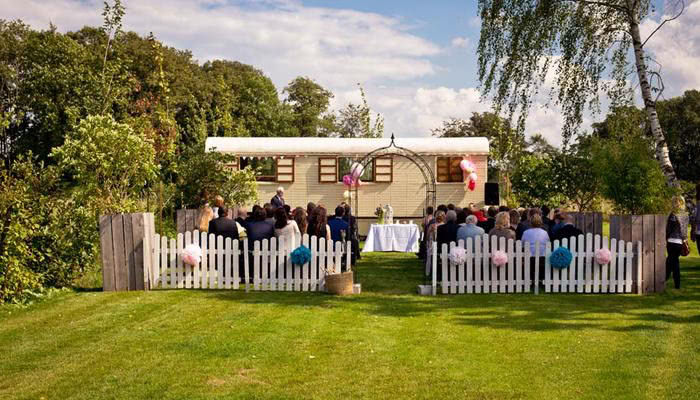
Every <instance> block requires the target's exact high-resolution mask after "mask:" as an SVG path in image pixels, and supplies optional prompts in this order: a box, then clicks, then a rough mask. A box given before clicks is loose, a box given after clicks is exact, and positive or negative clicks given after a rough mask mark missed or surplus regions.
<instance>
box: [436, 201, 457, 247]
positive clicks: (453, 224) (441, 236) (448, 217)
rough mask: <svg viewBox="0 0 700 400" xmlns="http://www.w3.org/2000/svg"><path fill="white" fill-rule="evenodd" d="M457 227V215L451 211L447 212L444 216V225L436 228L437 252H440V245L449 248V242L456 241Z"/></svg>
mask: <svg viewBox="0 0 700 400" xmlns="http://www.w3.org/2000/svg"><path fill="white" fill-rule="evenodd" d="M458 229H459V225H457V213H455V212H454V211H453V210H449V211H448V212H447V214H445V223H444V224H442V225H441V226H438V228H437V244H438V252H441V251H442V245H443V244H447V247H448V248H449V246H450V243H451V242H455V241H456V240H457V230H458Z"/></svg>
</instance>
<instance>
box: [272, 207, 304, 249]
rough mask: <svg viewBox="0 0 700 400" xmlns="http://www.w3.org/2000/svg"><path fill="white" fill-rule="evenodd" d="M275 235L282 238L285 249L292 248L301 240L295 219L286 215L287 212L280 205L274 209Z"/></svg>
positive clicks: (278, 238)
mask: <svg viewBox="0 0 700 400" xmlns="http://www.w3.org/2000/svg"><path fill="white" fill-rule="evenodd" d="M275 237H276V238H277V240H280V239H283V240H284V247H285V248H286V249H290V250H294V249H296V248H297V246H299V243H300V242H301V232H300V231H299V226H298V225H297V223H296V221H294V220H293V219H289V218H288V217H287V212H286V211H285V210H284V208H282V207H280V208H278V209H277V210H276V211H275Z"/></svg>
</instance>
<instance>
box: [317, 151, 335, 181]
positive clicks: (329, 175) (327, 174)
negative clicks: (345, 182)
mask: <svg viewBox="0 0 700 400" xmlns="http://www.w3.org/2000/svg"><path fill="white" fill-rule="evenodd" d="M336 179H338V162H337V159H336V158H335V157H319V158H318V181H319V183H336Z"/></svg>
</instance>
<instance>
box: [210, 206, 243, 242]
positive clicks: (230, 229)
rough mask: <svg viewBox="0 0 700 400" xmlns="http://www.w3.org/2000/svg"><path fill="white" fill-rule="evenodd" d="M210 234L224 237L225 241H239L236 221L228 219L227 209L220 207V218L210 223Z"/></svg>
mask: <svg viewBox="0 0 700 400" xmlns="http://www.w3.org/2000/svg"><path fill="white" fill-rule="evenodd" d="M209 233H210V234H212V233H213V234H214V235H217V236H223V237H224V239H226V238H230V239H231V240H238V226H237V225H236V221H234V220H233V219H231V218H229V217H228V209H226V207H219V218H216V219H213V220H211V221H209Z"/></svg>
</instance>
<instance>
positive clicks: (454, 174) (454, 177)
mask: <svg viewBox="0 0 700 400" xmlns="http://www.w3.org/2000/svg"><path fill="white" fill-rule="evenodd" d="M461 161H462V158H460V157H451V158H450V182H462V169H461V168H460V167H459V163H460V162H461Z"/></svg>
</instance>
